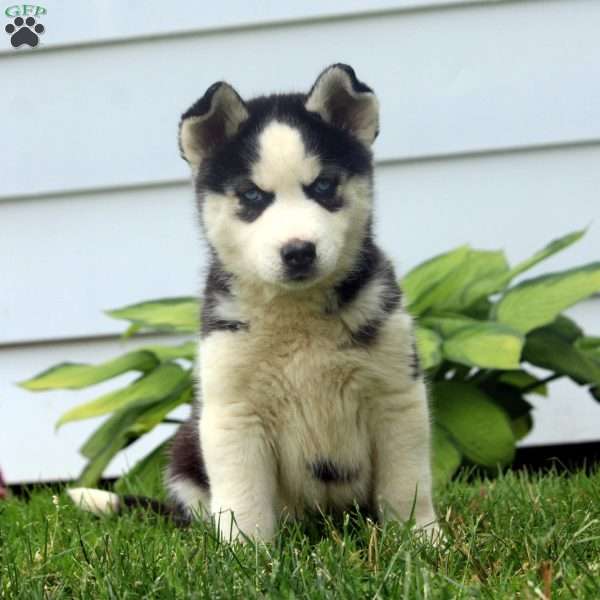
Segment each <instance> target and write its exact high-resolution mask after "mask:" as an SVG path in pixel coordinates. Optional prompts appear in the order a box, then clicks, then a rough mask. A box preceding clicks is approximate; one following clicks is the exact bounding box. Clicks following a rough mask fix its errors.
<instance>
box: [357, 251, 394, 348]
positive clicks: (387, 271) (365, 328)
mask: <svg viewBox="0 0 600 600" xmlns="http://www.w3.org/2000/svg"><path fill="white" fill-rule="evenodd" d="M375 277H377V278H378V279H381V280H382V282H383V283H384V288H383V292H382V294H381V296H380V298H379V301H380V305H379V311H378V312H377V313H376V314H375V315H374V316H373V317H372V318H371V319H368V320H367V321H366V322H365V323H364V324H363V325H361V326H360V327H359V328H358V329H357V330H356V331H353V332H352V340H353V342H354V343H355V344H357V345H359V346H370V345H371V344H373V342H374V341H375V340H376V339H377V336H378V334H379V331H380V329H381V326H382V325H383V324H384V323H385V321H386V319H387V318H388V316H389V315H390V314H392V313H393V312H394V311H395V310H396V309H397V308H398V306H400V303H401V300H402V292H401V291H400V288H399V287H398V283H397V282H396V275H395V272H394V268H393V266H392V265H391V263H389V262H387V261H386V262H380V263H379V264H378V266H377V267H376V273H374V274H372V275H371V277H369V278H368V279H367V281H370V280H371V279H373V278H375ZM363 287H364V285H363ZM360 289H362V288H359V290H358V291H357V294H358V292H359V291H360ZM355 298H356V296H355Z"/></svg>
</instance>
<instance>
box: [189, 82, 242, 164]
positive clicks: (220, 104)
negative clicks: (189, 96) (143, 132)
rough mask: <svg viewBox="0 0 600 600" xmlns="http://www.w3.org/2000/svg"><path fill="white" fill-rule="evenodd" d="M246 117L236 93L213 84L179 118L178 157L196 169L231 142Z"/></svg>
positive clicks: (226, 86) (228, 87)
mask: <svg viewBox="0 0 600 600" xmlns="http://www.w3.org/2000/svg"><path fill="white" fill-rule="evenodd" d="M247 118H248V109H247V108H246V105H245V103H244V101H243V100H242V99H241V98H240V96H239V94H238V93H237V92H236V91H235V90H234V89H233V88H232V87H231V86H230V85H229V84H228V83H225V82H224V81H217V83H213V85H211V86H210V87H209V88H208V89H207V90H206V93H205V94H204V96H202V98H200V100H198V101H197V102H196V103H195V104H194V105H193V106H192V107H191V108H189V109H188V110H187V111H186V112H185V113H184V114H183V116H182V117H181V121H180V123H179V148H180V150H181V156H182V157H183V158H184V159H185V160H186V161H187V162H188V163H189V164H190V166H191V167H192V169H197V168H198V167H199V166H200V163H201V162H202V161H203V160H204V159H205V158H207V157H209V156H211V155H212V154H213V153H214V152H215V151H216V150H218V148H219V147H220V146H222V145H223V144H224V143H225V142H226V141H227V140H228V139H230V138H231V137H232V136H233V135H234V134H235V133H236V132H237V131H238V129H239V127H240V125H241V124H242V123H243V122H244V121H245V120H246V119H247Z"/></svg>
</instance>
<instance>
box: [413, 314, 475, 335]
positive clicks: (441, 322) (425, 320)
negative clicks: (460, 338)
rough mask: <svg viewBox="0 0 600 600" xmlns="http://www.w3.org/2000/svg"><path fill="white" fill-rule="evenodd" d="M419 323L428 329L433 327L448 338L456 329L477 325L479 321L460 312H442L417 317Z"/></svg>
mask: <svg viewBox="0 0 600 600" xmlns="http://www.w3.org/2000/svg"><path fill="white" fill-rule="evenodd" d="M419 323H421V324H422V325H424V326H425V327H428V328H429V329H433V330H434V331H436V332H437V333H439V334H440V335H441V336H442V337H444V338H448V337H450V336H451V335H452V334H454V333H456V332H457V331H458V330H460V329H464V328H465V327H469V326H470V325H477V324H478V323H480V321H477V320H476V319H471V318H469V317H465V316H463V315H461V314H456V313H443V314H441V315H437V314H436V315H434V316H427V317H422V318H421V319H419Z"/></svg>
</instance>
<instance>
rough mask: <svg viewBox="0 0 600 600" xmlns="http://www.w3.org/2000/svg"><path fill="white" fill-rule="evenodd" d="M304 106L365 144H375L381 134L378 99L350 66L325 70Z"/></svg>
mask: <svg viewBox="0 0 600 600" xmlns="http://www.w3.org/2000/svg"><path fill="white" fill-rule="evenodd" d="M304 106H305V108H306V110H308V111H310V112H316V113H318V114H319V115H320V116H321V118H322V119H323V120H324V121H326V122H327V123H330V124H331V125H333V126H334V127H339V128H340V129H345V130H347V131H349V132H350V133H352V134H353V135H355V136H356V137H357V138H358V139H359V140H360V141H361V142H362V143H363V144H366V145H370V144H372V143H373V141H374V140H375V138H376V137H377V134H378V133H379V102H378V101H377V97H376V96H375V94H374V93H373V90H372V89H371V88H370V87H368V86H367V85H365V84H364V83H362V81H359V80H358V79H357V78H356V74H355V73H354V69H353V68H352V67H350V66H348V65H343V64H341V63H339V64H336V65H331V66H330V67H328V68H327V69H325V70H324V71H323V72H322V73H321V74H320V75H319V77H318V78H317V81H316V82H315V84H314V85H313V87H312V89H311V90H310V92H309V93H308V96H307V98H306V102H305V104H304Z"/></svg>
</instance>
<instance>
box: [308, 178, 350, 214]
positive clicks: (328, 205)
mask: <svg viewBox="0 0 600 600" xmlns="http://www.w3.org/2000/svg"><path fill="white" fill-rule="evenodd" d="M320 179H322V177H321V176H319V177H317V179H315V181H313V182H312V183H311V184H310V185H304V186H302V189H303V190H304V193H305V195H306V196H308V197H309V198H311V199H312V200H314V201H315V202H316V203H317V204H319V206H322V207H323V208H324V209H325V210H328V211H329V212H337V211H338V210H340V209H341V208H342V207H343V206H344V199H343V198H342V197H341V196H340V195H339V194H338V193H337V191H338V186H339V180H338V178H337V177H336V178H328V179H332V181H333V187H332V189H331V191H330V192H327V193H322V192H319V189H318V187H317V184H318V182H319V180H320Z"/></svg>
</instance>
